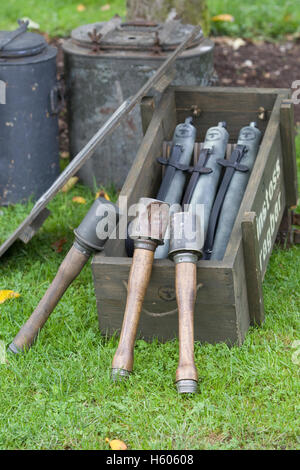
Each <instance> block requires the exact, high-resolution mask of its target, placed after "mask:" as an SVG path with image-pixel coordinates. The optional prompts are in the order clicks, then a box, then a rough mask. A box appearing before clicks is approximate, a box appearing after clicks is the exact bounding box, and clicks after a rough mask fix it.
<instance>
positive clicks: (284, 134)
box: [280, 100, 298, 207]
mask: <svg viewBox="0 0 300 470" xmlns="http://www.w3.org/2000/svg"><path fill="white" fill-rule="evenodd" d="M294 126H295V121H294V104H293V103H292V102H291V101H289V100H284V101H283V102H282V104H281V109H280V131H281V142H282V153H283V168H284V180H285V194H286V204H287V207H291V206H296V205H297V203H298V177H297V176H298V175H297V161H296V147H295V127H294Z"/></svg>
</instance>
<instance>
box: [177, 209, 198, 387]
mask: <svg viewBox="0 0 300 470" xmlns="http://www.w3.org/2000/svg"><path fill="white" fill-rule="evenodd" d="M201 234H202V230H200V219H199V217H198V216H197V215H196V214H195V213H194V212H176V213H175V214H172V216H171V223H170V251H169V258H171V259H172V260H173V261H174V263H175V284H176V299H177V305H178V322H179V362H178V368H177V371H176V386H177V391H178V393H195V392H196V391H197V383H198V372H197V369H196V366H195V360H194V305H195V301H196V293H197V261H198V259H199V258H200V257H201V248H202V245H203V239H201V238H203V237H202V236H201Z"/></svg>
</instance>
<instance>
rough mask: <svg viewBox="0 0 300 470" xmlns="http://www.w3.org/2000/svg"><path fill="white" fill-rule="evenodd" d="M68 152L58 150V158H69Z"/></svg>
mask: <svg viewBox="0 0 300 470" xmlns="http://www.w3.org/2000/svg"><path fill="white" fill-rule="evenodd" d="M69 157H70V154H69V152H60V158H69Z"/></svg>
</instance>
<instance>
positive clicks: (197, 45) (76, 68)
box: [63, 22, 214, 189]
mask: <svg viewBox="0 0 300 470" xmlns="http://www.w3.org/2000/svg"><path fill="white" fill-rule="evenodd" d="M104 26H105V23H94V24H91V25H85V26H82V27H80V28H77V29H76V30H74V31H73V32H72V38H71V39H68V40H66V41H64V43H63V49H64V53H65V70H66V89H67V96H68V100H67V107H68V119H69V136H70V155H71V158H72V157H73V156H74V155H76V153H77V152H78V151H79V150H80V148H82V147H83V145H85V144H86V142H87V140H88V139H89V138H90V137H91V136H92V135H93V133H95V132H96V131H97V130H98V129H99V127H101V126H102V125H103V123H104V122H105V119H106V116H107V113H112V112H113V111H114V110H115V109H116V108H117V107H118V106H119V104H120V103H121V102H122V101H123V100H124V98H127V97H128V96H131V95H133V94H134V93H136V91H137V90H138V89H139V88H140V87H142V86H143V85H144V83H145V82H146V81H147V80H148V79H149V78H150V77H151V76H152V75H154V74H155V72H156V70H157V69H158V68H159V67H160V65H161V64H162V63H163V61H164V60H166V58H167V57H168V56H169V54H170V53H172V50H174V48H175V47H176V46H177V45H178V43H180V42H181V40H182V39H184V38H186V37H187V34H188V33H189V31H190V30H191V26H188V25H180V26H178V22H172V23H171V24H169V23H167V24H165V25H156V24H155V25H153V26H152V25H149V26H148V25H147V26H145V25H144V24H143V23H142V24H138V25H128V23H125V24H124V23H122V24H120V25H118V26H116V27H115V29H114V30H111V31H110V32H109V33H107V34H105V35H104V34H103V28H104ZM99 34H101V35H102V36H101V37H100V38H99V37H98V36H97V35H99ZM91 36H92V39H93V41H92V40H91ZM188 46H189V47H187V48H186V49H185V51H184V52H183V53H182V54H181V56H180V57H178V58H177V60H176V62H174V76H171V73H170V74H169V73H168V74H165V79H164V77H162V80H161V81H160V84H158V83H157V84H156V86H155V92H154V93H153V95H154V98H155V100H156V102H157V101H158V99H159V97H160V93H161V92H163V91H164V88H165V87H166V86H167V85H168V84H170V83H171V82H172V83H175V84H178V85H182V84H185V85H209V84H210V83H211V80H212V78H213V75H214V67H213V48H214V44H213V42H212V41H210V40H209V39H206V38H204V37H203V35H202V33H201V31H199V33H198V34H197V35H196V36H195V39H193V40H192V41H190V42H189V44H188ZM92 49H93V50H92ZM158 85H159V86H158ZM142 135H143V132H142V124H141V117H140V111H139V109H138V108H135V109H134V110H132V112H131V113H130V115H128V116H127V118H126V119H124V120H123V121H122V123H121V124H120V126H119V128H118V129H116V131H115V134H114V136H113V137H111V138H108V139H106V141H105V142H104V143H103V145H102V146H101V148H100V147H99V148H98V149H97V150H96V152H95V153H94V155H93V157H92V158H91V159H90V161H89V163H88V164H87V165H84V166H83V168H81V170H80V171H79V174H78V176H79V177H80V179H81V180H82V181H83V182H84V183H85V184H87V185H89V186H90V187H94V184H95V182H96V184H97V185H110V184H111V183H113V184H114V186H115V187H116V188H117V189H120V188H121V187H122V185H123V183H124V181H125V178H126V176H127V174H128V170H129V168H130V167H131V164H132V162H133V160H134V157H135V155H136V153H137V150H138V147H139V142H140V140H141V139H142Z"/></svg>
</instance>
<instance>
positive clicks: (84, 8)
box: [76, 3, 86, 12]
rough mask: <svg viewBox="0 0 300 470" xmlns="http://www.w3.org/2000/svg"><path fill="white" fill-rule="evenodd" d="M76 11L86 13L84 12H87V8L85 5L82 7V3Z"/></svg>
mask: <svg viewBox="0 0 300 470" xmlns="http://www.w3.org/2000/svg"><path fill="white" fill-rule="evenodd" d="M76 10H77V11H79V12H80V11H84V10H86V7H85V6H84V5H82V3H80V4H79V5H77V7H76Z"/></svg>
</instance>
